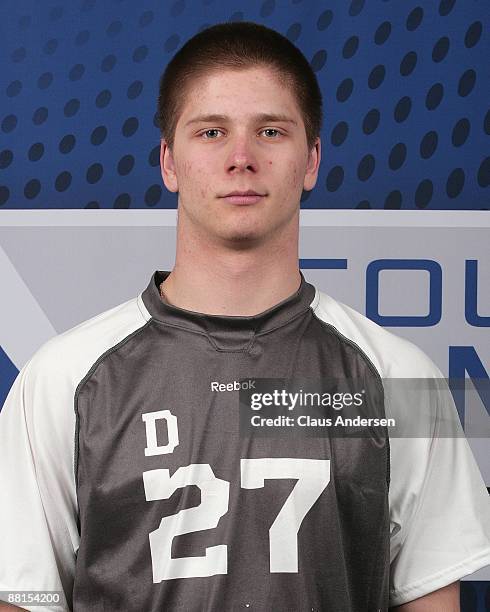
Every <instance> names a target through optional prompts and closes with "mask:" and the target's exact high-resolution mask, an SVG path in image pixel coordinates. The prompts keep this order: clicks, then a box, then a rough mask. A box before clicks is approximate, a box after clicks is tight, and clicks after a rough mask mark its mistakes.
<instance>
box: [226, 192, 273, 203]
mask: <svg viewBox="0 0 490 612" xmlns="http://www.w3.org/2000/svg"><path fill="white" fill-rule="evenodd" d="M262 198H265V196H262V195H259V194H255V195H229V196H225V197H224V198H223V200H226V201H227V202H230V204H255V203H256V202H259V201H260V200H262Z"/></svg>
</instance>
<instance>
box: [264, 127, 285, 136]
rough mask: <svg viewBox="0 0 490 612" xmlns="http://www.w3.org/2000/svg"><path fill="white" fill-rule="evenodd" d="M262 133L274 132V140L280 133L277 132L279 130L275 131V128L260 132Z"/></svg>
mask: <svg viewBox="0 0 490 612" xmlns="http://www.w3.org/2000/svg"><path fill="white" fill-rule="evenodd" d="M262 131H263V132H275V134H276V136H273V137H274V138H277V136H280V135H281V132H279V130H276V129H275V128H265V130H262Z"/></svg>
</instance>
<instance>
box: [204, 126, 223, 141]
mask: <svg viewBox="0 0 490 612" xmlns="http://www.w3.org/2000/svg"><path fill="white" fill-rule="evenodd" d="M210 132H221V130H218V129H216V128H211V129H209V130H206V131H205V132H203V133H202V134H201V136H204V135H206V137H205V140H216V138H215V137H214V136H211V137H208V134H209V133H210Z"/></svg>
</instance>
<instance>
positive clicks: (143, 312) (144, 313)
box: [136, 293, 151, 322]
mask: <svg viewBox="0 0 490 612" xmlns="http://www.w3.org/2000/svg"><path fill="white" fill-rule="evenodd" d="M136 304H137V305H138V308H139V311H140V313H141V316H142V317H143V319H144V320H145V321H147V322H148V321H150V319H151V314H150V312H149V310H148V309H147V307H146V306H145V303H144V302H143V298H142V294H141V293H140V294H139V295H138V297H137V298H136Z"/></svg>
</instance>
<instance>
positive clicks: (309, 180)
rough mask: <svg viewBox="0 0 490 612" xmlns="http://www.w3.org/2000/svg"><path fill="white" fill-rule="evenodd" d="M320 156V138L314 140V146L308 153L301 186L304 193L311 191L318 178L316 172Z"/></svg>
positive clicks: (318, 167)
mask: <svg viewBox="0 0 490 612" xmlns="http://www.w3.org/2000/svg"><path fill="white" fill-rule="evenodd" d="M321 154H322V143H321V140H320V138H317V139H316V140H315V144H314V145H313V147H312V148H311V149H310V151H309V153H308V163H307V165H306V174H305V180H304V184H303V189H304V190H305V191H311V190H312V189H313V187H314V186H315V185H316V181H317V178H318V170H319V169H320V159H321Z"/></svg>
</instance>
